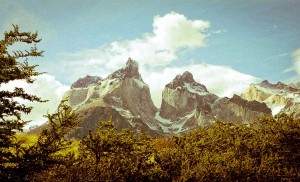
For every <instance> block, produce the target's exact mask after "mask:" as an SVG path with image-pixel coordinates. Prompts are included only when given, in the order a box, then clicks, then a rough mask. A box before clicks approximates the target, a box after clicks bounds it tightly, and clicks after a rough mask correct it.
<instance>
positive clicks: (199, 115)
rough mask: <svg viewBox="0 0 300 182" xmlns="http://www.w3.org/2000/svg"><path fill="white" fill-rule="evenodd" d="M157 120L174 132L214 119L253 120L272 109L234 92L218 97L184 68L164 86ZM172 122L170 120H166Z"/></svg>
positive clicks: (204, 123) (241, 121) (188, 129)
mask: <svg viewBox="0 0 300 182" xmlns="http://www.w3.org/2000/svg"><path fill="white" fill-rule="evenodd" d="M162 96H163V98H162V99H163V100H162V105H161V108H160V112H159V113H158V114H159V117H157V118H158V122H159V123H160V124H161V126H162V128H163V130H164V131H165V132H168V131H169V132H170V133H173V134H176V133H181V132H186V131H190V130H191V129H193V128H196V127H199V126H205V125H209V124H211V123H212V122H214V121H215V120H216V119H219V120H225V121H233V122H239V123H247V122H252V121H254V120H255V119H257V118H258V117H260V116H262V115H264V114H266V115H271V110H270V109H269V108H268V107H267V106H266V104H265V103H260V102H258V101H247V100H244V99H242V98H241V97H239V96H237V95H234V96H233V98H231V99H229V98H219V97H218V96H216V95H214V94H212V93H209V92H208V90H207V89H206V87H205V86H204V85H202V84H200V83H198V82H196V81H195V80H194V79H193V75H192V74H191V73H189V72H184V73H183V74H182V75H177V76H176V77H175V78H174V80H173V81H172V82H170V83H168V84H167V85H166V87H165V89H164V90H163V94H162ZM169 122H171V123H172V124H166V123H169Z"/></svg>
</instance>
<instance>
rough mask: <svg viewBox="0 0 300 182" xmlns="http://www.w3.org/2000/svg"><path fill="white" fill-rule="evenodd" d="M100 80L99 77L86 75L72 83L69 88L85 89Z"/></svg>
mask: <svg viewBox="0 0 300 182" xmlns="http://www.w3.org/2000/svg"><path fill="white" fill-rule="evenodd" d="M101 80H102V78H101V77H98V76H90V75H87V76H85V77H83V78H79V79H78V80H77V81H76V82H74V83H73V84H72V85H71V88H87V87H89V86H90V85H93V84H96V83H98V82H99V81H101Z"/></svg>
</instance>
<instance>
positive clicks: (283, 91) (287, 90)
mask: <svg viewBox="0 0 300 182" xmlns="http://www.w3.org/2000/svg"><path fill="white" fill-rule="evenodd" d="M241 97H242V98H243V99H245V100H248V101H254V100H255V101H259V102H263V103H265V104H267V106H268V107H269V108H270V109H271V110H272V114H273V115H276V114H278V113H280V112H285V113H286V114H292V115H294V116H297V115H300V110H299V109H297V108H299V106H298V105H299V104H300V89H299V88H297V84H294V85H293V84H290V85H286V84H284V83H281V82H278V83H277V84H272V83H269V82H268V81H267V80H264V81H262V82H261V83H258V84H251V85H250V86H249V88H248V89H247V90H246V91H245V92H244V93H243V94H241Z"/></svg>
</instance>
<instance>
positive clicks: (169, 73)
mask: <svg viewBox="0 0 300 182" xmlns="http://www.w3.org/2000/svg"><path fill="white" fill-rule="evenodd" d="M152 25H153V31H152V32H151V33H146V34H144V36H143V37H142V38H138V39H134V40H123V41H116V42H112V43H111V44H108V45H104V46H101V47H99V48H97V49H85V50H82V51H79V52H75V53H63V54H62V55H61V56H62V57H63V58H64V59H65V60H67V61H68V62H67V68H68V69H61V70H64V71H65V70H73V72H74V73H76V74H77V76H76V74H73V76H71V77H72V79H73V80H74V79H75V78H78V77H80V76H81V77H82V76H84V75H78V74H94V75H100V76H102V77H104V76H106V75H107V74H109V73H111V72H113V71H115V70H116V69H119V68H121V67H123V66H124V65H125V62H126V61H127V59H128V57H131V58H132V59H134V60H137V61H138V62H139V65H140V72H141V74H142V77H143V79H144V81H145V82H146V83H147V84H149V86H150V90H151V94H152V98H153V100H154V102H155V105H156V106H158V107H160V102H161V91H162V89H163V88H164V86H165V85H166V84H167V83H169V82H170V81H172V79H173V78H174V77H175V76H176V75H177V74H182V73H183V72H184V71H186V70H188V71H190V72H191V73H193V75H194V78H195V80H196V81H198V82H200V83H202V84H204V85H206V86H207V88H208V89H209V91H211V92H213V93H215V94H217V95H219V96H232V95H233V94H234V93H239V92H241V91H244V90H245V89H246V88H247V87H248V85H249V84H250V83H252V82H255V81H256V80H257V79H256V78H254V77H252V76H250V75H246V74H243V73H240V72H238V71H235V70H233V69H232V68H229V67H224V66H216V65H210V64H195V62H194V64H193V65H189V66H181V67H179V66H177V67H176V66H175V65H172V63H173V62H174V61H176V60H177V59H178V55H179V54H180V53H181V51H182V50H190V49H196V48H201V47H204V46H206V43H205V40H206V38H207V37H208V36H209V33H207V32H206V30H207V29H208V28H209V27H210V22H209V21H203V20H189V19H187V18H186V17H185V16H184V15H181V14H178V13H175V12H171V13H168V14H166V15H164V16H155V17H154V19H153V24H152ZM221 32H226V30H220V31H217V32H212V33H221ZM158 70H161V71H158ZM70 75H72V74H68V76H69V77H70Z"/></svg>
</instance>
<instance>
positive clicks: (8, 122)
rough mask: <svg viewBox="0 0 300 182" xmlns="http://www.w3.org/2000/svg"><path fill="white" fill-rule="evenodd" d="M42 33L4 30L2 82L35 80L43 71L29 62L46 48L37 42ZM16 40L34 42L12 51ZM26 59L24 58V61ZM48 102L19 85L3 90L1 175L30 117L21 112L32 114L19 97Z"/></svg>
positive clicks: (0, 50)
mask: <svg viewBox="0 0 300 182" xmlns="http://www.w3.org/2000/svg"><path fill="white" fill-rule="evenodd" d="M40 41H41V39H38V33H30V32H20V31H19V27H18V26H13V30H11V31H9V32H5V33H4V38H3V39H2V40H0V86H1V85H3V84H6V83H9V82H10V81H14V80H25V81H26V82H27V83H33V82H34V79H33V78H32V77H33V76H37V75H40V74H41V73H39V72H37V71H35V68H36V67H37V65H29V63H28V58H29V57H40V56H42V53H43V51H38V49H37V47H36V45H35V44H36V43H39V42H40ZM16 44H28V45H32V44H33V46H32V47H31V48H30V50H25V51H21V50H15V51H10V50H11V49H12V48H14V47H13V46H15V45H16ZM22 60H23V62H21V61H22ZM17 98H21V99H24V100H28V101H37V102H44V101H43V100H42V99H41V98H39V97H37V96H35V95H31V94H28V93H26V92H25V91H24V90H23V89H22V88H18V87H16V88H15V89H14V91H6V90H0V178H1V176H2V174H3V173H2V172H3V171H4V170H5V164H6V163H8V162H10V161H11V160H13V158H14V156H13V154H12V153H11V152H10V150H9V149H10V148H15V147H16V145H15V143H14V134H15V132H16V131H17V130H19V131H22V129H23V127H24V125H25V124H26V123H27V122H28V121H23V120H22V118H21V113H24V114H28V113H30V112H31V109H32V108H31V107H28V106H25V105H24V104H21V103H19V102H18V101H17V100H16V99H17Z"/></svg>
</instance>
